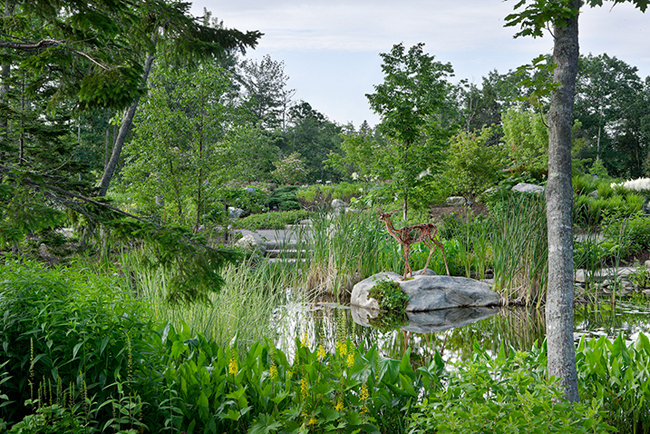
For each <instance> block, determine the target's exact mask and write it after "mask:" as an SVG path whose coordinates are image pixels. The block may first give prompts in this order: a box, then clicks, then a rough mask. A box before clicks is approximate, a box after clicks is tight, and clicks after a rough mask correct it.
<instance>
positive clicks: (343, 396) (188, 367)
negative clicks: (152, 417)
mask: <svg viewBox="0 0 650 434" xmlns="http://www.w3.org/2000/svg"><path fill="white" fill-rule="evenodd" d="M162 336H164V338H162V339H161V344H162V345H163V346H165V347H166V349H167V350H166V353H167V354H168V355H169V362H168V363H169V365H170V368H169V369H168V370H167V371H166V372H165V381H166V388H167V389H168V390H173V391H174V393H173V394H171V395H170V396H171V397H170V401H171V402H173V407H174V410H173V425H174V427H176V428H177V429H179V430H187V431H194V432H209V433H212V432H214V433H222V432H228V433H252V434H257V433H284V432H311V433H326V432H375V433H378V432H404V430H405V419H406V417H408V415H409V413H410V411H411V409H412V408H413V407H414V405H415V402H416V401H417V399H418V398H419V397H420V396H427V395H428V393H430V392H431V391H435V390H436V389H437V387H439V383H438V381H437V377H438V375H439V373H440V371H441V369H442V366H443V363H442V361H441V360H438V363H437V364H432V365H431V367H430V368H429V369H424V368H420V369H418V370H417V371H415V370H414V369H413V368H412V367H411V364H410V363H409V357H410V352H409V351H407V352H406V354H405V355H404V357H403V359H402V360H401V361H400V360H390V359H385V358H383V357H380V356H379V355H378V353H377V350H376V348H374V347H373V348H371V349H370V350H369V351H368V352H366V353H365V354H363V353H360V352H359V351H358V350H357V349H356V348H355V346H354V345H353V344H352V342H351V341H350V340H339V341H338V342H337V344H336V349H335V350H334V351H332V352H328V351H326V350H325V348H324V347H322V346H318V347H317V348H314V350H311V349H310V343H309V342H308V338H307V335H306V334H305V335H304V336H303V337H302V339H301V340H300V341H296V352H295V355H294V358H293V362H290V361H289V360H288V359H287V355H285V354H284V353H283V352H282V351H280V350H277V349H275V348H274V347H273V345H272V344H271V343H270V342H268V341H266V342H262V343H257V344H254V345H253V346H251V347H250V349H249V350H248V351H247V352H246V353H245V354H238V352H237V351H236V350H234V349H228V348H223V347H219V346H217V345H214V344H212V343H210V342H208V341H207V340H205V339H203V338H202V337H201V336H192V335H190V334H188V333H187V332H185V331H181V332H180V333H179V332H176V331H174V329H172V328H168V329H166V330H165V332H164V333H163V334H162ZM355 430H358V431H355Z"/></svg>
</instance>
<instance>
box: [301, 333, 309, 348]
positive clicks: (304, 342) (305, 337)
mask: <svg viewBox="0 0 650 434" xmlns="http://www.w3.org/2000/svg"><path fill="white" fill-rule="evenodd" d="M300 346H301V347H303V348H307V347H309V335H308V334H307V332H305V333H303V335H302V338H301V339H300Z"/></svg>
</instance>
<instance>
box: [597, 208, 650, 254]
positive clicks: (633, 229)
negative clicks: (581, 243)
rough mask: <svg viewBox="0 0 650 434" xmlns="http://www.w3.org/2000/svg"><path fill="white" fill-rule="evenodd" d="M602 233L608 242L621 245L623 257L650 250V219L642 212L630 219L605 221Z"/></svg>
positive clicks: (615, 218)
mask: <svg viewBox="0 0 650 434" xmlns="http://www.w3.org/2000/svg"><path fill="white" fill-rule="evenodd" d="M602 232H603V235H604V236H605V238H606V239H607V240H610V241H613V242H615V243H617V244H620V255H621V256H622V257H626V256H629V255H634V254H636V253H639V252H641V251H643V250H648V249H650V218H648V217H646V216H644V215H643V214H641V213H640V212H637V213H636V214H633V215H632V217H630V218H623V219H621V218H617V217H613V218H607V219H605V221H604V223H603V228H602Z"/></svg>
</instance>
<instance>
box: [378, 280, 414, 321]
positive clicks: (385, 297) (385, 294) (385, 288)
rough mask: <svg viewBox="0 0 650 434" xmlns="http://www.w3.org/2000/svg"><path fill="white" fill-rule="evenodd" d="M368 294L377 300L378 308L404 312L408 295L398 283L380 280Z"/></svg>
mask: <svg viewBox="0 0 650 434" xmlns="http://www.w3.org/2000/svg"><path fill="white" fill-rule="evenodd" d="M368 296H370V297H372V298H374V299H375V300H377V303H379V309H381V310H385V311H387V312H395V313H404V312H405V309H406V305H407V304H408V302H409V296H408V295H407V294H406V293H405V292H404V291H402V287H401V286H400V285H399V283H397V282H394V281H392V280H380V281H378V282H376V283H375V285H374V286H373V287H372V288H371V289H370V291H368Z"/></svg>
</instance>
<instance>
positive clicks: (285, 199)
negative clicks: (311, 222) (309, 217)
mask: <svg viewBox="0 0 650 434" xmlns="http://www.w3.org/2000/svg"><path fill="white" fill-rule="evenodd" d="M299 188H300V187H298V186H292V185H289V186H286V187H280V188H278V189H276V190H274V191H273V194H272V195H271V196H270V197H269V208H270V209H273V210H281V211H290V210H294V209H300V203H299V202H298V197H297V196H296V191H298V189H299Z"/></svg>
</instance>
